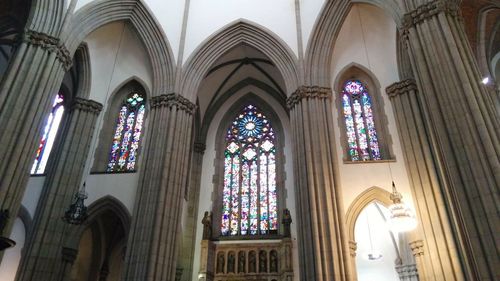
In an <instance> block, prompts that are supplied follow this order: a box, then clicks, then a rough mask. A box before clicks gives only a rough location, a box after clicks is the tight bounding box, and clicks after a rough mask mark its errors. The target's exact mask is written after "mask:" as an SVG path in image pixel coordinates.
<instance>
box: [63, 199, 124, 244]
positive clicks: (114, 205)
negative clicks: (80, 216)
mask: <svg viewBox="0 0 500 281" xmlns="http://www.w3.org/2000/svg"><path fill="white" fill-rule="evenodd" d="M107 211H110V212H112V213H113V214H114V215H116V217H117V218H118V219H119V220H120V223H121V225H122V226H123V229H124V230H125V233H128V232H129V230H130V224H131V216H130V213H129V212H128V210H127V207H125V205H123V203H122V202H120V201H119V200H118V199H116V198H115V197H113V196H111V195H107V196H104V197H102V198H99V199H98V200H96V201H95V202H93V203H92V204H91V205H90V206H89V207H88V217H87V219H86V221H85V222H84V223H83V224H81V225H78V226H76V227H74V228H72V230H71V232H70V233H69V235H68V239H67V240H66V242H65V247H66V248H70V249H78V244H79V243H80V238H81V236H82V234H83V232H84V231H85V230H86V229H87V228H88V227H90V225H91V224H92V223H93V222H95V220H96V219H97V218H98V217H99V216H100V215H101V214H103V213H105V212H107Z"/></svg>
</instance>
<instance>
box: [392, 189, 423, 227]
mask: <svg viewBox="0 0 500 281" xmlns="http://www.w3.org/2000/svg"><path fill="white" fill-rule="evenodd" d="M390 198H391V201H392V204H391V205H390V206H389V211H390V217H389V221H388V224H389V228H390V229H391V230H392V231H393V232H408V231H411V230H414V229H415V228H416V227H417V219H416V218H415V215H414V214H413V212H412V210H411V209H410V208H409V207H408V206H407V205H406V204H404V203H403V202H402V201H401V199H402V198H403V196H402V195H401V193H399V192H398V191H397V190H396V185H395V184H394V181H393V182H392V193H391V196H390Z"/></svg>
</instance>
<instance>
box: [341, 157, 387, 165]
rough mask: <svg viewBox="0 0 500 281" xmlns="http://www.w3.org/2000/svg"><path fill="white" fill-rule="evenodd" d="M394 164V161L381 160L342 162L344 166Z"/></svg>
mask: <svg viewBox="0 0 500 281" xmlns="http://www.w3.org/2000/svg"><path fill="white" fill-rule="evenodd" d="M390 162H396V159H395V158H394V159H383V160H367V161H351V160H344V164H376V163H390Z"/></svg>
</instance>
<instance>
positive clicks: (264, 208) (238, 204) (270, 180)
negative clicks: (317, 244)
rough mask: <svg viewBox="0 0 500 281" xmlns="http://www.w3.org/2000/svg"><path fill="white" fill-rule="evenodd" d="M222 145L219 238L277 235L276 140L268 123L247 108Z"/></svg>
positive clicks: (237, 118)
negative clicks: (222, 161)
mask: <svg viewBox="0 0 500 281" xmlns="http://www.w3.org/2000/svg"><path fill="white" fill-rule="evenodd" d="M225 143H226V146H225V151H224V183H223V198H222V218H221V234H222V235H223V236H237V235H266V234H277V230H278V206H277V205H278V203H277V187H276V139H275V132H274V129H273V127H272V126H271V124H270V122H269V120H268V119H267V118H266V116H265V115H264V114H263V113H262V112H261V111H260V110H259V109H258V108H257V107H256V106H254V105H247V106H246V107H245V108H244V109H243V110H242V111H241V112H240V113H239V114H238V115H237V116H236V118H235V119H234V121H233V122H232V123H231V125H230V127H229V128H228V130H227V134H226V139H225Z"/></svg>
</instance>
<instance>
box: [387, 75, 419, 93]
mask: <svg viewBox="0 0 500 281" xmlns="http://www.w3.org/2000/svg"><path fill="white" fill-rule="evenodd" d="M416 90H417V83H416V82H415V80H413V79H407V80H403V81H401V82H396V83H394V84H391V85H389V86H388V87H387V88H386V89H385V91H386V92H387V95H388V96H389V97H390V98H392V97H395V96H398V95H401V94H406V93H408V92H411V91H416Z"/></svg>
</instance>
